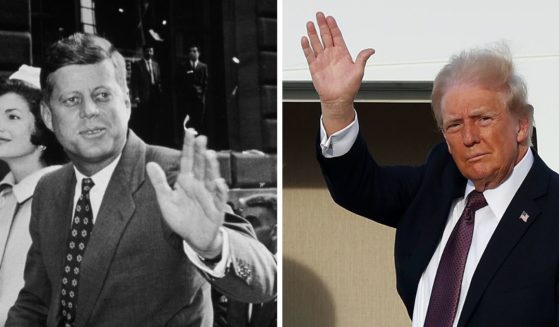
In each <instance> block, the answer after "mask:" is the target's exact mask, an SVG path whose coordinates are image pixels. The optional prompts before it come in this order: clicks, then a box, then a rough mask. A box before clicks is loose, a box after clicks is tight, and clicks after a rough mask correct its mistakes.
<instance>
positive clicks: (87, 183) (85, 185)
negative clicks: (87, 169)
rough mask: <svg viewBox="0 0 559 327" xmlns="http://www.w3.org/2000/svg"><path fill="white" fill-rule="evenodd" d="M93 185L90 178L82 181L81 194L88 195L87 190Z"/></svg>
mask: <svg viewBox="0 0 559 327" xmlns="http://www.w3.org/2000/svg"><path fill="white" fill-rule="evenodd" d="M94 185H95V183H93V180H92V179H91V178H84V179H82V193H89V190H91V188H92V187H93V186H94Z"/></svg>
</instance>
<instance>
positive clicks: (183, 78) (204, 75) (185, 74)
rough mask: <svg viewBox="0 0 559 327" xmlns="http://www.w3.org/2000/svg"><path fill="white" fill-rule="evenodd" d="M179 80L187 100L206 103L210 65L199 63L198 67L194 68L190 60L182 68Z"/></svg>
mask: <svg viewBox="0 0 559 327" xmlns="http://www.w3.org/2000/svg"><path fill="white" fill-rule="evenodd" d="M179 78H180V82H179V84H180V85H183V87H184V96H185V97H186V99H187V100H200V101H202V102H203V101H204V97H205V95H206V89H207V87H208V65H206V64H205V63H203V62H201V61H198V65H196V68H194V67H192V64H191V63H190V60H187V61H186V63H185V64H184V65H183V67H182V68H181V71H180V74H179Z"/></svg>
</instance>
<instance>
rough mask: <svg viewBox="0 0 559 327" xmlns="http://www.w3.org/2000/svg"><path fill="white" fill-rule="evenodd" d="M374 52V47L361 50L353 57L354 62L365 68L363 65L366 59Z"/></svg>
mask: <svg viewBox="0 0 559 327" xmlns="http://www.w3.org/2000/svg"><path fill="white" fill-rule="evenodd" d="M374 53H375V49H365V50H361V52H359V54H358V55H357V58H356V59H355V63H356V64H357V65H359V67H361V69H362V70H364V69H365V65H366V64H367V60H369V58H370V57H371V56H372V55H373V54H374Z"/></svg>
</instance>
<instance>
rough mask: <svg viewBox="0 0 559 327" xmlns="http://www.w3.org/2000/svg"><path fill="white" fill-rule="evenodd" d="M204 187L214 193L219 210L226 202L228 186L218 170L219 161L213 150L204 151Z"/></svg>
mask: <svg viewBox="0 0 559 327" xmlns="http://www.w3.org/2000/svg"><path fill="white" fill-rule="evenodd" d="M205 184H206V189H208V190H209V191H210V192H211V193H212V194H214V204H215V207H216V208H217V209H219V210H222V209H224V207H225V205H226V203H227V194H228V188H227V184H226V183H225V180H224V179H223V178H221V174H220V172H219V161H218V160H217V155H216V153H215V151H212V150H208V151H206V183H205Z"/></svg>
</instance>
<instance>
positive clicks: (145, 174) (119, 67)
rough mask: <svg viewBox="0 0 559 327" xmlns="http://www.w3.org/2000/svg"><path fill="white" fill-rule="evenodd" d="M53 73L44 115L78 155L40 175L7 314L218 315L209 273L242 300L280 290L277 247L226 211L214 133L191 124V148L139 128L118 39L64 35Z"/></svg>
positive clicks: (178, 319) (169, 320) (70, 318)
mask: <svg viewBox="0 0 559 327" xmlns="http://www.w3.org/2000/svg"><path fill="white" fill-rule="evenodd" d="M41 85H43V86H44V98H43V103H42V107H41V113H42V116H43V119H44V121H45V124H46V125H47V127H49V129H51V130H53V131H54V133H55V134H56V136H57V138H58V140H59V141H60V143H61V144H62V146H63V147H64V149H65V151H66V153H67V154H68V156H69V158H70V159H71V163H70V164H68V165H67V166H64V167H63V168H61V169H60V170H58V171H57V172H56V173H53V174H50V175H48V176H46V177H45V178H44V179H42V180H41V181H40V182H39V184H38V186H37V189H36V190H37V192H36V193H35V195H36V200H35V201H34V202H33V208H32V218H31V223H30V232H31V237H32V241H33V243H32V246H31V248H30V250H29V253H28V257H27V263H26V268H25V275H24V279H25V286H24V287H23V289H22V290H21V292H20V294H19V296H18V299H17V301H16V303H15V305H14V306H13V307H12V308H11V310H10V312H9V316H8V321H7V324H6V325H7V326H45V325H46V326H53V327H54V326H76V327H77V326H211V325H212V315H213V313H212V308H211V299H210V284H209V283H208V281H209V282H210V283H211V284H212V285H213V286H214V287H216V288H218V289H220V290H221V291H222V292H223V293H225V294H228V295H229V296H231V297H234V298H236V299H238V300H240V301H245V302H262V301H267V300H269V299H271V298H273V297H274V296H275V293H276V263H275V259H274V257H273V255H272V254H271V253H270V252H269V251H268V250H267V249H266V248H265V247H264V246H262V245H261V244H260V243H259V242H258V241H257V240H256V239H255V237H254V234H253V232H252V229H251V228H250V226H249V225H248V223H247V222H246V221H245V220H244V219H242V218H240V217H238V216H235V215H231V214H226V213H225V212H226V209H227V205H226V201H227V187H226V184H225V183H224V181H223V179H221V178H219V167H218V163H217V160H216V155H215V152H213V151H210V150H206V138H205V137H203V136H200V137H196V138H195V134H194V132H193V131H190V130H187V131H185V138H184V146H183V150H182V153H181V152H178V151H175V150H171V149H166V148H162V147H153V146H150V145H146V144H145V143H143V141H142V140H141V139H139V138H138V137H137V136H136V135H135V134H134V133H133V132H132V131H131V130H128V129H127V123H128V119H129V117H130V100H129V97H128V92H127V91H128V90H127V87H126V69H125V62H124V58H123V57H122V56H121V55H120V54H119V53H118V51H117V50H116V48H115V47H114V46H113V45H112V44H111V43H110V42H108V41H107V40H105V39H103V38H100V37H97V36H92V35H83V34H75V35H73V36H71V37H69V38H66V39H63V40H61V41H58V42H57V43H56V44H54V45H52V46H51V47H50V48H49V50H48V53H47V57H46V60H45V65H44V67H43V70H42V72H41ZM170 185H172V186H170Z"/></svg>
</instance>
